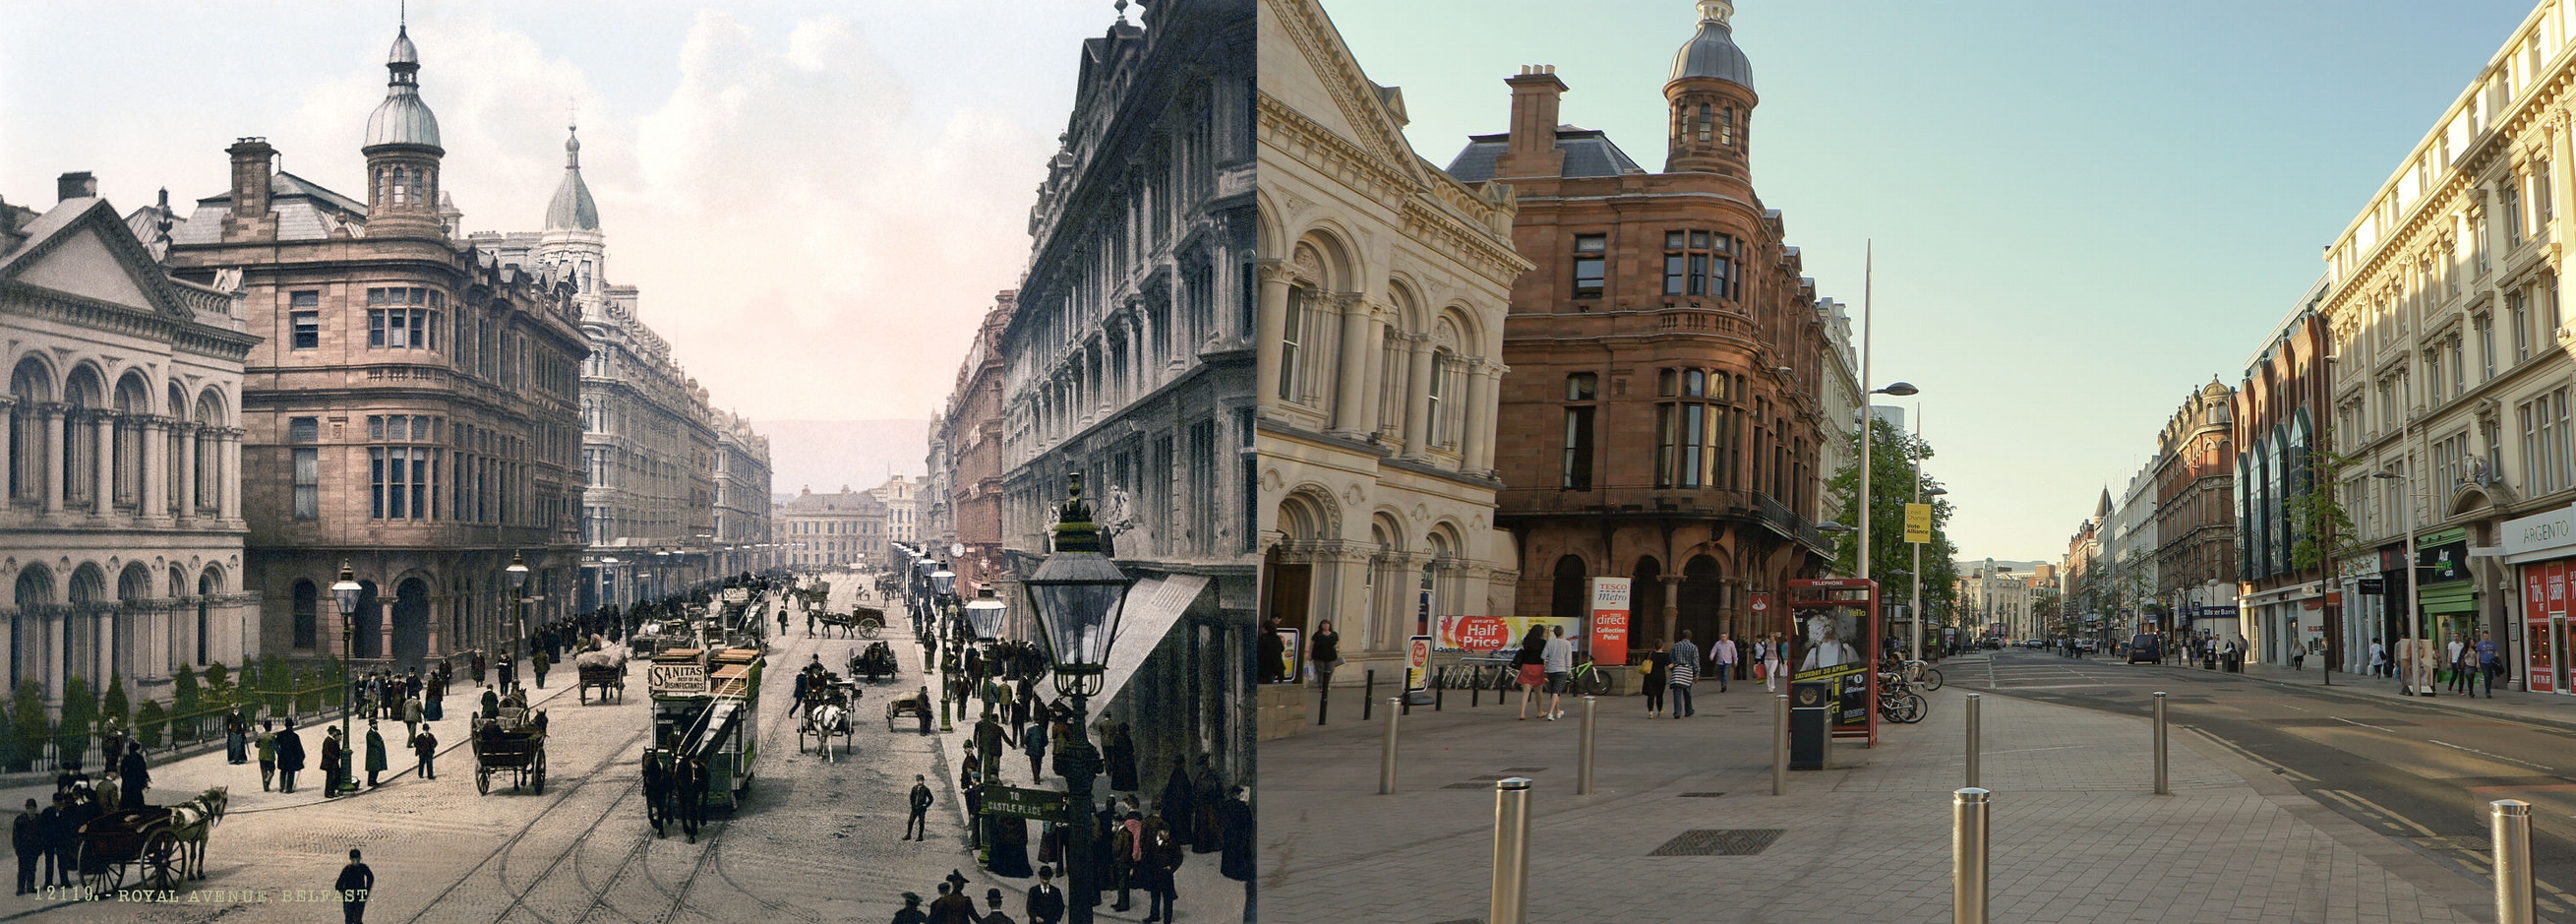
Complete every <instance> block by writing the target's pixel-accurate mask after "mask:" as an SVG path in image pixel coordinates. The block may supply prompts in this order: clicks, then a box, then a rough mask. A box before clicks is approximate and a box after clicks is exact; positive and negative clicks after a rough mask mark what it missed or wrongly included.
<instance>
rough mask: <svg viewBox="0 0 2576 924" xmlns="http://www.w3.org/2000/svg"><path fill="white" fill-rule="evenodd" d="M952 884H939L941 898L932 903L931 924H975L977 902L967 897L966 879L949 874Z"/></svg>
mask: <svg viewBox="0 0 2576 924" xmlns="http://www.w3.org/2000/svg"><path fill="white" fill-rule="evenodd" d="M949 879H950V880H951V882H943V883H940V884H939V897H938V898H937V899H934V900H932V901H931V903H930V924H975V918H976V914H975V900H974V899H971V898H967V897H966V893H965V891H964V888H965V885H966V877H964V876H959V875H957V874H955V873H950V874H949Z"/></svg>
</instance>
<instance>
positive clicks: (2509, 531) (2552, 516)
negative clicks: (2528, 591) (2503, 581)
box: [2497, 505, 2576, 559]
mask: <svg viewBox="0 0 2576 924" xmlns="http://www.w3.org/2000/svg"><path fill="white" fill-rule="evenodd" d="M2497 532H2498V533H2500V534H2501V535H2500V536H2499V537H2498V538H2501V539H2502V540H2504V554H2505V557H2506V558H2509V559H2520V558H2524V557H2525V556H2530V555H2531V553H2534V552H2545V551H2549V550H2552V549H2560V548H2568V549H2570V551H2569V552H2568V553H2567V554H2571V555H2576V505H2569V506H2566V507H2561V508H2558V509H2556V510H2550V511H2544V512H2541V513H2535V514H2532V515H2530V516H2527V517H2523V518H2522V519H2519V520H2506V521H2505V523H2504V527H2503V528H2501V529H2499V530H2497ZM2546 557H2556V556H2546Z"/></svg>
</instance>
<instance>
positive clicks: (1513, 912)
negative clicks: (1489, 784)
mask: <svg viewBox="0 0 2576 924" xmlns="http://www.w3.org/2000/svg"><path fill="white" fill-rule="evenodd" d="M1529 827H1530V781H1529V779H1528V778H1527V777H1518V776H1516V777H1512V778H1511V779H1507V780H1501V781H1498V782H1496V783H1495V784H1494V898H1493V902H1492V903H1491V904H1490V905H1488V906H1487V907H1486V909H1485V921H1486V924H1528V921H1529V853H1530V852H1529V843H1530V829H1529Z"/></svg>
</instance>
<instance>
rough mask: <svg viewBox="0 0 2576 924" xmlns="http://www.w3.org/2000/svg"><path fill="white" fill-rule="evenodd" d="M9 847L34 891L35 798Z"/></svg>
mask: <svg viewBox="0 0 2576 924" xmlns="http://www.w3.org/2000/svg"><path fill="white" fill-rule="evenodd" d="M9 848H10V849H11V850H15V851H17V852H18V891H16V892H13V893H10V894H13V895H25V894H27V893H29V892H33V891H36V856H37V855H38V854H39V853H41V852H42V851H43V850H44V849H45V816H44V814H43V813H41V812H38V811H36V800H34V799H29V800H27V810H26V811H23V812H19V813H18V821H17V822H16V823H15V824H12V825H10V826H9ZM1032 894H1034V893H1032Z"/></svg>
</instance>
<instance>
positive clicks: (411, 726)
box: [403, 696, 429, 741]
mask: <svg viewBox="0 0 2576 924" xmlns="http://www.w3.org/2000/svg"><path fill="white" fill-rule="evenodd" d="M428 718H429V716H428V714H427V713H426V712H424V711H423V710H422V709H421V705H420V697H417V696H415V697H411V698H408V699H405V700H403V739H404V740H406V741H408V740H410V739H412V738H416V737H419V736H420V723H422V722H424V721H427V720H428Z"/></svg>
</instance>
